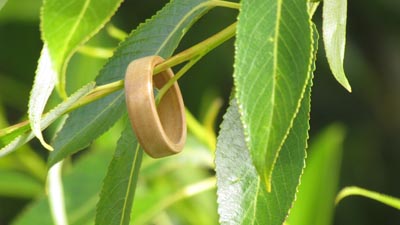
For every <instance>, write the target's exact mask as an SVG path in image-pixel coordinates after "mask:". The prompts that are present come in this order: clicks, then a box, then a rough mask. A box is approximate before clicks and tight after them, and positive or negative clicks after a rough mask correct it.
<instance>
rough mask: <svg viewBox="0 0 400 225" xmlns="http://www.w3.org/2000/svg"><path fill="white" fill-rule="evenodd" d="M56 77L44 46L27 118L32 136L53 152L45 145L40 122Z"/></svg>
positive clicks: (46, 48) (47, 50)
mask: <svg viewBox="0 0 400 225" xmlns="http://www.w3.org/2000/svg"><path fill="white" fill-rule="evenodd" d="M56 77H57V71H55V70H54V64H53V61H52V60H51V57H50V54H49V49H48V47H47V45H46V44H45V45H44V46H43V49H42V52H41V55H40V59H39V63H38V68H37V71H36V76H35V81H34V84H33V87H32V90H31V94H30V98H29V108H28V118H29V122H30V125H31V128H32V132H33V134H34V135H35V136H36V137H37V138H38V139H39V141H40V143H41V144H42V145H43V146H44V147H45V148H47V149H48V150H53V147H51V146H50V145H49V144H47V143H46V141H45V140H44V139H43V135H42V128H41V122H40V121H41V119H42V114H43V111H44V108H45V107H46V103H47V100H48V99H49V97H50V95H51V92H52V91H53V88H54V85H55V84H56Z"/></svg>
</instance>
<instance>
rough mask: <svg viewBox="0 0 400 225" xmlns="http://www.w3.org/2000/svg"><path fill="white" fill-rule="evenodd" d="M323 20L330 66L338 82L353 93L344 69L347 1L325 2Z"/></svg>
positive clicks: (326, 0)
mask: <svg viewBox="0 0 400 225" xmlns="http://www.w3.org/2000/svg"><path fill="white" fill-rule="evenodd" d="M322 18H323V20H322V31H323V39H324V45H325V52H326V57H327V58H328V63H329V66H330V68H331V71H332V73H333V76H334V77H335V78H336V80H337V81H338V82H339V83H340V84H341V85H342V86H343V87H344V88H346V89H347V90H348V91H349V92H351V87H350V84H349V82H348V81H347V78H346V75H345V73H344V69H343V60H344V51H345V45H346V21H347V0H324V5H323V8H322Z"/></svg>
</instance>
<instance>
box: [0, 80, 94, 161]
mask: <svg viewBox="0 0 400 225" xmlns="http://www.w3.org/2000/svg"><path fill="white" fill-rule="evenodd" d="M93 88H94V82H92V83H89V84H87V85H85V86H83V87H82V88H81V89H79V90H78V91H76V92H75V93H74V94H73V95H71V96H70V97H68V98H67V99H66V100H65V101H63V102H62V103H60V104H59V105H58V106H56V107H55V108H54V109H52V110H51V111H50V112H48V113H46V114H45V115H43V117H41V120H40V123H41V124H40V127H41V129H45V128H47V127H48V126H50V124H52V123H53V122H54V121H55V120H57V119H58V118H59V117H60V116H62V115H64V114H65V113H66V112H67V111H68V109H69V108H70V107H71V106H72V105H74V104H75V103H76V102H77V101H78V100H79V99H80V98H81V97H83V96H85V95H87V94H88V93H89V92H90V91H91V90H93ZM29 130H30V129H29V126H28V125H27V124H26V125H24V126H21V127H19V128H17V129H14V130H13V131H11V132H10V133H6V134H5V135H4V136H2V137H1V138H0V142H1V144H4V146H2V148H1V149H0V157H2V156H4V155H7V154H9V153H10V152H12V151H14V150H16V149H17V148H18V147H20V146H22V145H23V144H25V143H27V142H28V141H30V140H32V138H33V137H34V134H33V131H29ZM28 131H29V132H28Z"/></svg>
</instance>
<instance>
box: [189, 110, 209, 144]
mask: <svg viewBox="0 0 400 225" xmlns="http://www.w3.org/2000/svg"><path fill="white" fill-rule="evenodd" d="M185 112H186V122H187V126H188V129H189V131H190V132H192V133H193V134H194V136H196V138H198V139H199V140H200V141H202V142H203V143H204V144H206V145H207V147H208V148H209V149H211V150H212V151H215V147H216V143H217V138H216V137H215V133H214V132H210V131H209V130H208V129H207V128H206V127H204V126H203V125H202V124H200V123H199V122H198V121H197V120H196V118H195V117H194V116H193V115H192V114H191V113H190V111H189V110H187V109H185Z"/></svg>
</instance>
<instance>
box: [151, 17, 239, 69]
mask: <svg viewBox="0 0 400 225" xmlns="http://www.w3.org/2000/svg"><path fill="white" fill-rule="evenodd" d="M236 24H237V22H235V23H233V24H231V25H229V26H228V27H227V28H225V29H223V30H222V31H220V32H218V33H217V34H215V35H213V36H211V37H209V38H207V39H206V40H204V41H202V42H200V43H198V44H196V45H193V46H192V47H190V48H188V49H186V50H184V51H182V52H180V53H178V54H176V55H174V56H172V57H171V58H169V59H167V60H165V61H164V62H163V63H160V64H158V65H157V66H156V67H155V68H154V74H158V73H160V72H161V71H164V70H166V69H168V68H171V67H173V66H176V65H178V64H181V63H183V62H185V61H188V60H191V59H192V58H194V57H196V56H198V55H204V54H206V53H208V52H209V51H211V50H212V49H214V48H216V47H217V46H219V45H221V44H222V43H224V42H225V41H227V40H229V39H231V38H232V37H233V36H235V32H236Z"/></svg>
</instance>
